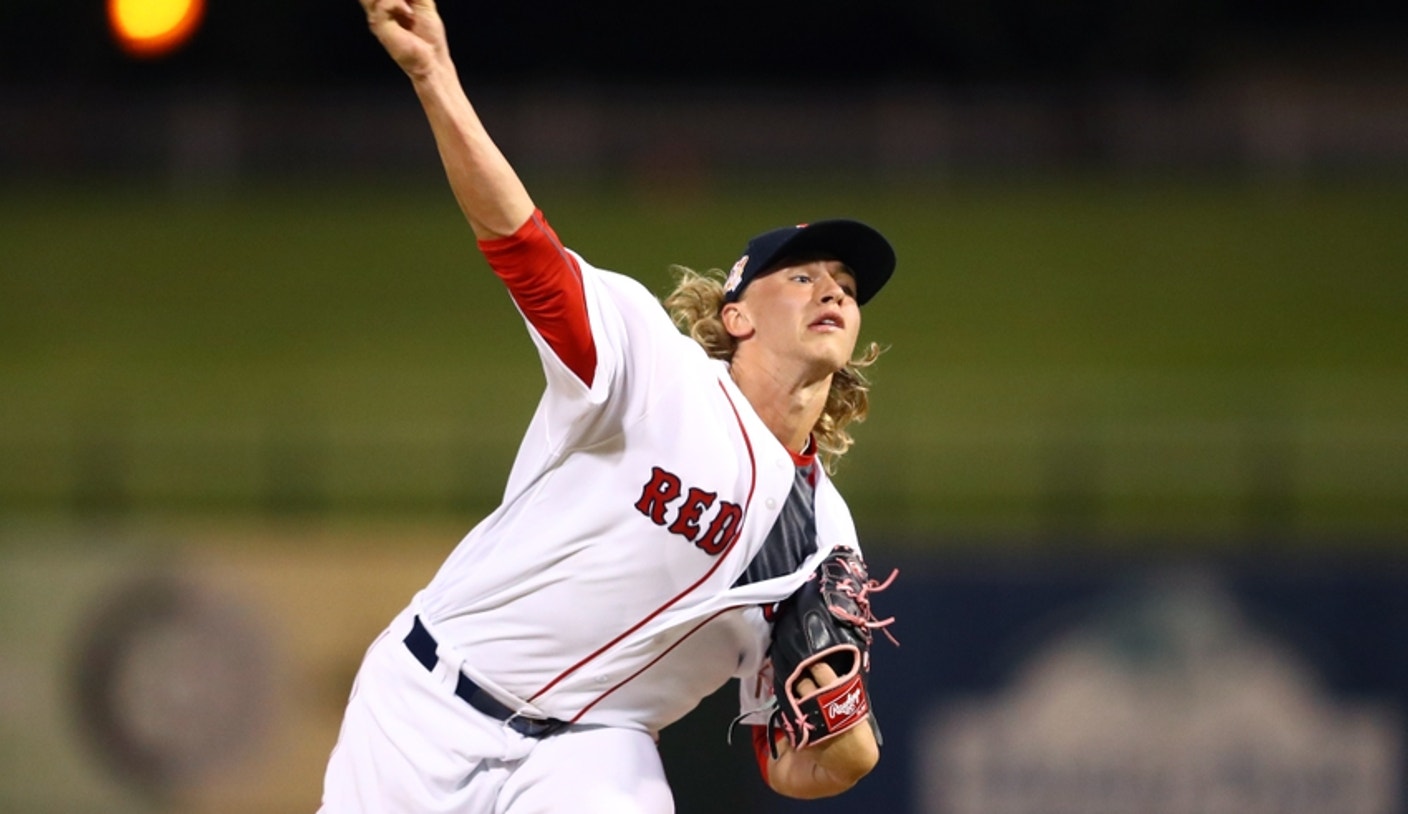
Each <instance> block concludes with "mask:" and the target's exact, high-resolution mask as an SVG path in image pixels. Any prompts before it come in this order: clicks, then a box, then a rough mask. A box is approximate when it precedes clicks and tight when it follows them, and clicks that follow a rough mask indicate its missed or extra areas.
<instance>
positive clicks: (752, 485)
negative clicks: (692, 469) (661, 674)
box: [527, 380, 758, 721]
mask: <svg viewBox="0 0 1408 814" xmlns="http://www.w3.org/2000/svg"><path fill="white" fill-rule="evenodd" d="M718 385H719V389H720V390H722V391H723V393H724V398H726V399H728V406H729V409H731V410H733V418H734V420H735V421H737V422H738V429H739V431H740V432H742V433H743V445H744V446H745V447H747V449H748V471H749V479H748V497H747V498H746V499H745V500H744V501H743V518H744V519H745V520H746V519H747V517H748V509H749V507H751V506H752V505H753V491H754V490H755V489H756V488H757V486H758V463H757V459H756V457H755V456H754V455H753V440H752V439H751V438H749V437H748V428H747V427H746V426H744V425H743V416H741V415H739V413H738V406H737V405H736V404H734V403H733V396H730V395H729V394H728V388H727V387H724V383H723V381H722V380H721V381H719V382H718ZM738 528H739V533H738V534H735V535H734V536H733V539H732V540H729V541H728V545H727V546H725V547H724V550H723V551H721V552H719V556H717V557H715V558H714V564H713V565H711V566H709V570H708V571H705V572H704V576H702V577H700V578H699V579H698V580H696V581H695V583H694V584H693V585H690V586H689V587H688V588H685V589H684V590H683V591H681V592H680V593H679V594H678V595H676V596H675V597H673V598H671V599H670V601H668V602H666V603H665V604H663V605H661V606H660V607H658V608H656V609H655V610H653V611H651V612H650V613H649V614H648V615H647V616H646V617H645V618H644V619H641V620H640V621H639V622H636V623H635V624H634V625H631V626H630V627H629V628H627V629H626V630H625V631H623V632H622V633H621V635H619V636H617V637H616V638H614V639H612V640H611V641H609V642H607V643H606V644H604V645H602V646H601V647H598V648H597V649H596V650H595V651H594V652H593V653H591V654H589V655H587V656H586V657H584V658H583V659H582V660H581V661H579V662H577V663H576V664H574V665H572V666H571V667H568V668H567V669H566V670H564V671H563V672H562V673H561V674H559V675H558V676H557V678H554V679H553V680H552V681H549V682H548V683H547V684H546V685H545V686H544V687H543V688H542V689H540V690H538V691H537V692H535V693H533V694H532V695H531V696H529V697H528V699H527V700H528V702H529V703H532V702H533V701H535V700H537V699H538V698H541V697H542V695H543V693H545V692H547V691H548V690H550V689H552V688H553V687H556V686H557V685H558V684H559V683H560V682H561V681H562V680H563V679H565V678H567V677H568V676H570V675H572V674H573V673H575V672H576V671H577V670H579V669H581V668H582V666H583V665H585V664H587V663H588V662H590V661H591V660H592V659H595V658H596V657H597V656H600V655H601V654H602V653H605V652H606V651H607V650H610V649H611V648H612V647H615V646H616V645H617V644H619V643H620V642H621V640H622V639H624V638H626V637H627V636H629V635H631V634H632V633H635V632H636V631H637V630H640V629H641V628H642V627H644V626H645V625H646V624H647V623H649V622H650V620H652V619H654V618H655V617H657V616H659V615H660V614H662V613H664V612H665V611H666V610H668V609H669V608H670V607H671V606H673V605H675V604H676V603H678V602H679V601H680V600H681V599H684V598H685V597H686V596H688V595H690V594H691V593H694V591H695V589H697V588H698V587H699V586H700V585H703V584H704V583H705V581H707V580H708V579H709V577H711V576H713V575H714V572H715V571H717V570H718V569H719V566H720V565H722V564H723V562H724V559H725V558H727V557H728V553H729V552H730V551H732V550H733V546H734V544H735V543H737V542H738V538H739V537H742V536H743V533H742V530H743V524H742V522H740V523H739V526H738ZM633 677H634V676H633ZM627 680H629V679H627ZM617 686H620V685H617ZM615 689H616V687H612V688H611V690H608V691H607V692H608V693H610V692H613V691H615ZM603 697H605V696H603ZM600 700H601V698H598V699H597V701H600ZM595 703H596V701H593V702H592V704H595ZM590 706H591V704H589V705H588V708H590ZM585 711H586V710H585V709H584V710H583V712H585ZM577 714H578V715H579V716H580V715H581V713H580V712H579V713H577ZM573 720H574V721H575V720H576V718H573Z"/></svg>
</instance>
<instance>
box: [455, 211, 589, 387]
mask: <svg viewBox="0 0 1408 814" xmlns="http://www.w3.org/2000/svg"><path fill="white" fill-rule="evenodd" d="M479 250H480V251H481V252H483V253H484V257H485V258H486V259H487V260H488V261H489V267H490V268H492V269H493V270H494V274H496V275H498V277H499V279H501V280H503V281H504V285H505V286H507V288H508V293H509V295H510V296H512V297H513V301H514V302H515V303H517V304H518V308H519V310H521V311H522V312H523V316H524V317H525V318H526V319H527V320H528V322H529V323H530V324H532V326H533V327H534V328H535V329H536V330H537V331H538V333H539V334H540V335H541V336H542V337H543V339H544V340H545V341H547V343H548V347H550V348H552V351H553V353H555V354H557V358H559V359H561V360H562V363H563V364H564V365H566V366H567V369H568V370H571V371H572V373H573V374H574V375H576V377H577V378H578V379H579V380H581V382H582V383H583V384H585V385H586V386H587V387H591V386H592V379H593V378H594V376H595V373H596V343H595V342H594V341H593V340H592V327H591V322H590V320H588V318H587V299H586V292H585V290H584V289H583V287H582V269H581V268H580V267H579V266H578V265H577V259H576V258H575V257H573V256H572V255H571V254H570V253H568V251H567V250H566V249H565V248H563V246H562V241H560V240H558V238H557V234H556V233H555V232H553V230H552V227H551V226H549V225H548V222H547V219H546V218H544V217H543V213H542V210H538V209H535V210H533V215H532V217H530V218H528V221H527V222H526V223H524V224H523V225H522V226H520V227H519V228H518V231H516V232H514V233H513V234H512V235H509V236H508V237H501V238H494V239H491V240H480V241H479Z"/></svg>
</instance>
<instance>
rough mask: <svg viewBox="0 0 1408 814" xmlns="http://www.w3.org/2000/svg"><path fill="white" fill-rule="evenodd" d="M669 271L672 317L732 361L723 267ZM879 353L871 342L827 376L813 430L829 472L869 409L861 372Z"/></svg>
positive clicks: (715, 353)
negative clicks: (827, 390) (856, 423)
mask: <svg viewBox="0 0 1408 814" xmlns="http://www.w3.org/2000/svg"><path fill="white" fill-rule="evenodd" d="M670 270H671V272H672V273H673V274H674V276H675V280H676V282H675V289H674V290H673V291H671V292H670V293H669V294H668V295H667V296H666V297H665V298H664V300H663V302H664V304H665V310H666V311H668V312H669V314H670V318H671V319H673V320H674V322H675V325H677V326H678V327H679V329H680V330H681V331H684V332H685V333H686V334H688V335H689V336H690V337H691V338H692V339H694V341H695V342H698V343H699V345H700V346H701V347H703V348H704V351H705V353H707V354H709V356H710V357H712V358H714V359H722V360H724V361H732V360H733V354H734V351H735V350H737V349H738V340H737V339H735V338H734V337H733V335H732V334H730V333H729V332H728V329H726V328H725V327H724V323H723V320H722V319H721V318H720V316H719V315H720V312H721V311H722V310H723V306H724V279H725V278H724V273H723V271H721V270H719V269H710V270H709V271H705V272H699V271H694V270H693V269H689V268H686V267H684V266H671V269H670ZM882 352H884V349H883V348H881V347H880V345H878V344H876V343H875V342H871V343H869V344H868V345H866V346H865V347H864V348H863V349H862V350H861V352H860V354H859V355H858V356H856V357H855V358H853V359H851V361H850V362H848V363H847V364H846V366H845V367H843V368H841V369H840V370H838V371H836V374H835V375H834V376H832V378H831V392H830V393H828V394H827V396H826V406H825V407H824V408H823V409H822V411H821V418H819V419H818V420H817V422H816V427H815V428H813V430H812V435H813V437H815V438H816V445H817V452H818V455H819V457H820V458H821V463H822V466H824V467H826V471H827V472H834V471H835V467H836V464H837V463H838V462H839V461H840V459H841V456H842V455H845V454H846V451H847V450H849V449H850V448H851V445H852V444H854V443H855V439H853V438H851V434H850V433H849V432H848V431H847V429H846V428H847V427H848V426H849V425H850V424H851V422H853V421H864V420H865V416H866V414H867V413H869V412H870V380H869V379H867V378H866V377H865V374H864V373H863V372H862V371H863V370H864V369H865V368H867V367H870V366H871V365H872V364H874V363H875V360H876V359H878V358H880V354H881V353H882Z"/></svg>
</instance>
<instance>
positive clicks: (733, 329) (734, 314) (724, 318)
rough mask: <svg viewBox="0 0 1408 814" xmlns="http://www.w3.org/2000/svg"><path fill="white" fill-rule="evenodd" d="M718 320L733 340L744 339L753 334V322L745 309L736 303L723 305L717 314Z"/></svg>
mask: <svg viewBox="0 0 1408 814" xmlns="http://www.w3.org/2000/svg"><path fill="white" fill-rule="evenodd" d="M719 320H720V321H721V322H723V324H724V330H726V331H728V335H729V336H731V337H733V338H734V339H746V338H747V337H749V336H752V334H753V320H752V319H750V318H749V316H748V311H747V309H745V308H744V307H743V306H741V305H739V304H738V303H736V302H730V303H727V304H726V305H724V308H723V310H722V311H720V312H719Z"/></svg>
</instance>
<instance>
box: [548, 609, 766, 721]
mask: <svg viewBox="0 0 1408 814" xmlns="http://www.w3.org/2000/svg"><path fill="white" fill-rule="evenodd" d="M744 607H747V606H746V605H734V606H733V607H731V608H724V609H723V610H721V611H719V612H718V613H715V614H712V615H710V616H708V617H707V618H705V619H704V620H703V621H701V622H700V623H699V624H697V625H695V626H694V627H692V628H690V629H689V632H688V633H686V634H684V635H683V636H681V637H680V640H679V641H677V642H675V643H674V644H672V645H670V646H669V647H667V648H665V649H664V650H663V651H661V653H660V655H658V656H656V657H655V658H653V659H651V660H650V661H649V662H647V663H646V665H645V666H644V667H641V668H640V669H639V670H636V671H635V672H634V673H631V674H630V675H628V676H626V678H625V679H624V680H623V681H621V683H619V684H617V685H616V686H614V687H612V688H611V689H609V690H607V691H606V692H604V693H602V694H601V695H598V696H597V697H596V700H595V701H592V702H591V703H590V704H587V705H586V706H585V707H582V709H581V711H580V712H578V713H577V714H576V715H574V716H572V720H571V722H570V723H574V724H575V723H577V721H579V720H581V718H582V716H583V715H586V714H587V710H589V709H591V708H592V707H594V706H596V705H597V704H599V703H601V702H602V701H603V700H604V699H605V698H606V696H608V695H610V694H611V693H613V692H616V691H617V690H619V689H621V688H622V687H624V686H626V685H627V684H629V683H631V682H632V681H633V680H635V677H636V676H638V675H640V674H641V673H643V672H645V671H646V670H649V669H650V668H651V667H654V666H655V664H656V662H658V661H660V659H663V658H665V657H666V656H668V655H670V651H671V650H674V649H675V648H676V647H679V646H680V645H682V644H684V640H685V639H688V638H689V637H690V636H693V635H694V634H696V633H698V632H699V629H700V628H702V627H704V626H705V625H707V624H709V623H710V622H712V621H714V620H715V619H717V618H719V617H720V616H722V615H723V614H725V613H728V612H729V611H731V610H737V609H738V608H744Z"/></svg>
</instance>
